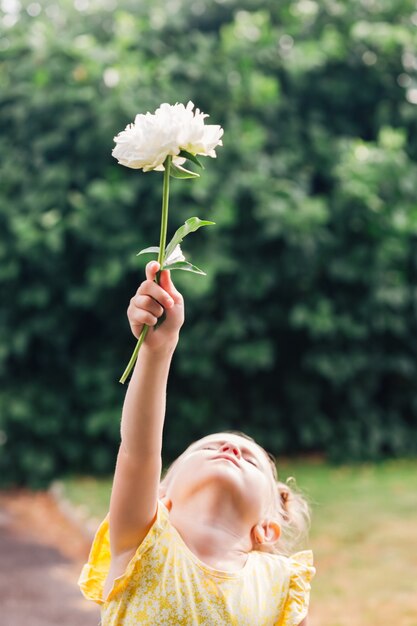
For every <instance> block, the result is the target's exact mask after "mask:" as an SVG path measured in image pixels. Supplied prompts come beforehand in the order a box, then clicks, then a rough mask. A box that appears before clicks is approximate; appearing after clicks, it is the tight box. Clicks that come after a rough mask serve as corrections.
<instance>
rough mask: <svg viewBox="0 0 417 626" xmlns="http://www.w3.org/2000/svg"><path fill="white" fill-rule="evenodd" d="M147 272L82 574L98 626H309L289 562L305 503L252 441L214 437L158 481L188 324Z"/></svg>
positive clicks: (304, 581)
mask: <svg viewBox="0 0 417 626" xmlns="http://www.w3.org/2000/svg"><path fill="white" fill-rule="evenodd" d="M158 270H159V265H158V263H157V262H151V263H149V264H148V265H147V267H146V280H145V281H144V282H143V283H142V284H141V285H140V287H139V289H138V291H137V293H136V295H135V296H134V297H133V298H132V299H131V301H130V306H129V308H128V318H129V323H130V326H131V329H132V332H133V334H134V335H135V337H139V335H140V332H141V330H142V327H143V324H147V325H148V326H154V325H155V324H156V322H157V319H158V318H159V317H160V316H161V315H162V313H163V312H164V311H165V313H166V319H165V320H164V322H163V324H161V325H160V326H159V327H158V329H157V330H154V329H152V328H151V329H150V330H149V332H148V334H147V336H146V340H145V342H144V343H143V345H142V347H141V349H140V352H139V358H138V360H137V363H136V366H135V369H134V372H133V375H132V379H131V381H130V384H129V387H128V389H127V393H126V398H125V402H124V406H123V412H122V424H121V444H120V450H119V454H118V458H117V464H116V471H115V476H114V483H113V489H112V494H111V502H110V513H109V516H108V517H107V518H106V519H105V520H104V522H103V523H102V524H101V526H100V528H99V529H98V531H97V534H96V536H95V538H94V542H93V545H92V548H91V552H90V556H89V560H88V563H87V564H86V565H85V566H84V568H83V571H82V573H81V577H80V581H79V584H80V587H81V590H82V592H83V593H84V595H85V596H86V597H87V598H89V599H91V600H94V601H96V602H98V603H99V604H100V605H101V611H102V625H103V626H136V625H138V624H142V625H145V626H159V625H160V626H177V625H187V626H194V625H199V624H202V625H204V626H222V625H225V626H226V625H231V624H233V625H236V626H301V625H303V626H305V625H306V623H307V621H306V616H307V611H308V602H309V592H310V580H311V578H312V577H313V575H314V572H315V570H314V567H313V566H312V553H311V552H310V551H304V552H298V553H297V554H294V555H293V556H286V555H287V554H288V549H290V548H291V546H290V543H291V539H292V538H294V535H300V534H302V532H303V530H305V528H306V525H307V522H308V507H307V505H306V503H305V502H304V501H303V499H302V498H301V497H300V496H299V495H297V494H296V493H293V492H292V491H291V490H290V489H289V488H288V486H287V485H285V484H283V483H279V482H278V481H277V475H276V469H275V465H274V463H273V461H272V459H271V458H270V457H269V456H268V454H267V453H266V452H265V450H263V448H261V447H260V446H259V445H257V444H256V443H255V442H254V441H253V440H252V439H250V438H249V437H246V436H244V435H242V434H239V433H231V432H226V433H216V434H214V435H209V436H207V437H204V438H203V439H200V440H199V441H196V442H195V443H193V444H192V445H190V446H189V447H188V448H187V450H185V452H184V453H183V454H182V455H181V456H180V457H179V458H178V459H177V460H176V461H175V462H174V463H173V465H172V466H171V467H170V469H169V470H168V472H167V474H166V476H165V478H164V479H163V480H162V482H161V481H160V475H161V448H162V430H163V424H164V416H165V395H166V385H167V378H168V372H169V367H170V362H171V358H172V355H173V353H174V350H175V347H176V345H177V342H178V336H179V330H180V328H181V326H182V324H183V321H184V305H183V299H182V296H181V295H180V294H179V293H178V291H177V290H176V289H175V287H174V285H173V283H172V281H171V278H170V275H169V272H167V271H163V272H161V276H160V284H159V285H158V284H157V283H156V282H154V279H155V276H156V274H157V272H158Z"/></svg>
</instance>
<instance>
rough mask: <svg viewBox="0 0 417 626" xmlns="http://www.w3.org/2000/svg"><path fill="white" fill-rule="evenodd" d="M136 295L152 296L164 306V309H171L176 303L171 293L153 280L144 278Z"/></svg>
mask: <svg viewBox="0 0 417 626" xmlns="http://www.w3.org/2000/svg"><path fill="white" fill-rule="evenodd" d="M136 295H137V296H138V295H141V296H150V297H151V298H153V299H154V300H156V301H157V302H158V303H159V304H160V305H161V306H163V307H164V309H170V308H171V307H172V306H173V305H174V300H173V299H172V297H171V296H170V295H169V293H168V292H167V291H165V289H163V288H162V287H161V286H160V285H158V284H157V283H154V282H153V281H151V280H144V281H143V283H142V284H141V285H140V287H139V289H138V290H137V293H136Z"/></svg>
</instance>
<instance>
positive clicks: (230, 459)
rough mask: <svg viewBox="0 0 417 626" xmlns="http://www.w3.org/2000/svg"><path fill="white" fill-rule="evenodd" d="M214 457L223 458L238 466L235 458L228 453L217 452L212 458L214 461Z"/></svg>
mask: <svg viewBox="0 0 417 626" xmlns="http://www.w3.org/2000/svg"><path fill="white" fill-rule="evenodd" d="M216 459H224V460H225V461H231V462H232V463H234V464H235V465H236V466H237V467H240V466H239V463H238V461H237V459H236V458H235V457H233V456H229V455H228V454H218V455H217V456H214V457H213V459H212V460H213V461H215V460H216Z"/></svg>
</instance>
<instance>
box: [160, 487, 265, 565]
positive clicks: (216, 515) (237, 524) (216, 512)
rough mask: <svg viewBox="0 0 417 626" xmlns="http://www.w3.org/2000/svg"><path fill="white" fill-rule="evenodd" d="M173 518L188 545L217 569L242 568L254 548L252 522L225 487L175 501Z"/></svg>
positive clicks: (172, 520) (171, 517) (176, 527)
mask: <svg viewBox="0 0 417 626" xmlns="http://www.w3.org/2000/svg"><path fill="white" fill-rule="evenodd" d="M170 519H171V523H172V525H173V526H174V528H175V529H176V530H177V531H178V532H179V534H180V535H181V537H182V539H183V540H184V542H185V543H186V545H187V546H188V548H189V549H190V550H191V551H192V552H193V553H194V554H195V555H196V556H197V557H198V558H199V559H200V560H202V561H203V562H205V563H207V564H208V565H210V566H212V567H215V568H216V569H226V570H227V569H230V570H239V569H241V568H242V567H243V566H244V564H245V563H246V560H247V555H248V553H249V552H250V551H251V550H252V548H253V544H252V538H251V530H252V525H251V524H250V522H249V521H248V520H247V519H245V517H244V515H242V513H241V512H240V511H239V510H237V509H236V504H235V503H234V502H233V501H232V499H231V498H230V497H229V498H228V497H227V496H226V495H225V493H224V491H223V492H222V493H221V494H220V493H219V494H216V493H213V492H210V493H205V490H203V491H201V492H198V493H195V494H193V495H192V496H191V497H189V498H187V499H186V500H185V501H182V502H177V503H173V505H172V509H171V513H170Z"/></svg>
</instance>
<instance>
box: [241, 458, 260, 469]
mask: <svg viewBox="0 0 417 626" xmlns="http://www.w3.org/2000/svg"><path fill="white" fill-rule="evenodd" d="M243 458H244V459H245V461H247V462H248V463H250V464H251V465H254V466H255V467H259V465H258V462H257V461H255V459H253V458H252V457H246V458H245V457H243Z"/></svg>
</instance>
